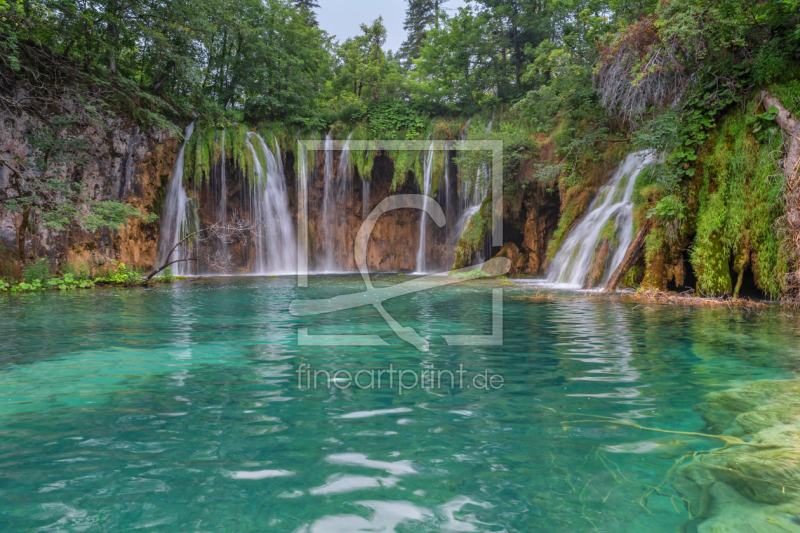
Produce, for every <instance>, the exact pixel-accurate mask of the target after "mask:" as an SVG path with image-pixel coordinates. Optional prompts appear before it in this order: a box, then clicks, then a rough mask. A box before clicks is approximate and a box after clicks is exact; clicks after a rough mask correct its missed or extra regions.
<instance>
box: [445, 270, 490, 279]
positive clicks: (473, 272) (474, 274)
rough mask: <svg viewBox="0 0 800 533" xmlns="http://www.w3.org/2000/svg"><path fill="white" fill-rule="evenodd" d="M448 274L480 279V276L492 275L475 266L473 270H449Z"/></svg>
mask: <svg viewBox="0 0 800 533" xmlns="http://www.w3.org/2000/svg"><path fill="white" fill-rule="evenodd" d="M449 276H450V277H451V278H455V279H467V280H469V279H481V278H491V277H492V275H491V274H489V273H488V272H486V271H485V270H481V269H480V268H476V269H475V270H468V271H466V272H454V271H451V272H450V274H449Z"/></svg>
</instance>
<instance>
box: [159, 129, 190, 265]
mask: <svg viewBox="0 0 800 533" xmlns="http://www.w3.org/2000/svg"><path fill="white" fill-rule="evenodd" d="M193 131H194V122H192V123H191V124H189V126H187V127H186V131H185V132H184V141H183V146H181V149H180V151H179V152H178V157H177V159H176V160H175V169H174V170H173V171H172V177H171V178H170V180H169V185H168V186H167V197H166V198H165V200H164V210H163V213H162V215H161V231H160V236H161V238H160V241H159V245H158V264H159V265H164V264H167V263H172V262H173V261H177V262H175V263H174V266H173V267H172V268H173V271H174V272H175V274H177V275H179V276H188V275H191V274H193V273H195V272H196V270H197V263H196V262H195V261H190V260H189V259H191V252H192V251H194V252H195V253H196V251H197V236H195V237H193V238H190V239H188V240H187V242H185V243H183V244H181V245H180V246H178V248H176V250H175V251H174V252H172V254H170V250H172V248H173V247H174V246H175V244H176V243H178V242H180V241H181V240H182V239H184V238H186V236H187V235H190V234H191V233H193V232H195V231H197V230H198V229H199V228H200V222H199V219H198V216H197V204H196V203H195V201H194V199H192V198H189V196H188V195H187V194H186V189H185V188H184V186H183V158H184V153H185V151H186V145H187V143H188V142H189V138H190V137H191V136H192V132H193Z"/></svg>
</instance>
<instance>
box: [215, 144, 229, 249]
mask: <svg viewBox="0 0 800 533" xmlns="http://www.w3.org/2000/svg"><path fill="white" fill-rule="evenodd" d="M219 166H220V172H219V203H218V204H217V205H218V214H217V220H218V222H219V223H220V224H223V225H224V224H225V222H226V221H227V218H228V217H227V210H228V181H227V178H226V177H225V130H224V129H223V130H222V157H221V158H220V162H219ZM220 251H221V252H222V257H224V258H227V257H228V243H227V242H226V241H225V240H222V242H221V243H220Z"/></svg>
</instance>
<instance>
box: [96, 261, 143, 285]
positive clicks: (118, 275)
mask: <svg viewBox="0 0 800 533" xmlns="http://www.w3.org/2000/svg"><path fill="white" fill-rule="evenodd" d="M139 276H140V273H139V272H137V271H135V270H132V269H129V268H128V267H127V266H125V263H118V262H117V261H114V262H113V266H112V268H111V270H109V272H108V274H107V275H106V277H105V279H100V280H95V281H110V282H112V283H116V284H117V285H128V284H131V283H137V282H138V281H139Z"/></svg>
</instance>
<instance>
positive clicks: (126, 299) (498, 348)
mask: <svg viewBox="0 0 800 533" xmlns="http://www.w3.org/2000/svg"><path fill="white" fill-rule="evenodd" d="M374 279H375V280H376V281H375V283H376V286H386V285H388V284H392V283H398V282H404V281H407V280H409V279H410V277H408V276H405V277H398V276H391V275H383V276H376V277H375V278H374ZM499 287H502V288H503V290H504V295H503V316H504V338H503V344H502V345H494V346H492V345H489V346H448V345H447V344H446V343H445V341H444V340H443V338H442V337H441V335H442V334H445V335H453V334H457V335H458V334H480V335H486V334H489V333H491V332H492V323H491V317H492V314H491V309H492V293H491V290H492V289H496V288H499ZM362 290H364V285H363V282H362V281H361V280H360V278H358V277H356V276H320V277H311V278H309V287H308V288H298V287H297V284H296V280H295V279H294V278H274V279H271V278H217V279H203V280H200V281H194V282H176V283H175V284H173V285H163V286H158V287H155V288H152V289H148V290H140V289H133V290H118V289H117V290H113V289H111V290H92V291H76V292H69V293H59V292H46V293H38V294H24V295H18V296H14V295H10V296H0V317H2V318H0V348H2V352H0V388H1V389H2V395H1V396H0V530H2V531H37V530H38V531H132V530H141V531H170V532H182V531H186V532H196V531H214V532H217V531H242V532H246V531H247V532H249V531H287V532H338V531H341V532H352V531H385V532H391V531H397V532H405V531H487V532H495V531H507V532H511V531H518V532H530V531H543V532H545V531H546V532H576V531H608V532H639V531H645V532H648V533H657V532H673V531H675V530H676V528H678V527H679V526H680V525H681V524H683V523H684V522H685V521H686V520H687V519H688V518H689V517H688V514H687V512H686V510H685V508H684V506H683V502H681V501H680V500H678V501H677V503H676V501H675V499H674V498H672V499H671V498H670V497H669V496H668V495H657V494H656V495H651V496H650V497H649V498H647V500H646V502H645V501H643V496H644V495H645V493H646V492H647V491H648V487H652V486H658V485H659V484H661V483H662V482H663V481H664V480H665V478H666V477H667V474H668V472H669V470H670V468H671V467H672V466H673V465H674V463H675V458H676V457H677V456H680V455H682V454H685V453H687V452H688V451H690V450H695V451H697V450H707V449H711V448H716V447H719V446H720V443H719V442H718V441H715V440H713V439H707V438H702V437H690V436H682V435H670V434H664V433H656V432H651V431H646V430H643V429H638V428H635V427H632V426H630V425H627V424H626V423H625V422H626V421H632V422H634V423H636V424H638V425H641V426H645V427H650V428H659V429H667V430H673V431H682V432H705V433H709V432H712V430H711V429H709V428H707V427H706V425H705V423H704V422H703V420H702V419H701V417H700V415H699V414H698V412H697V411H696V407H697V406H698V404H700V403H701V402H702V401H703V396H704V395H705V394H707V393H709V392H713V391H719V390H723V389H727V388H730V387H731V386H733V385H735V384H737V383H740V382H742V381H747V380H757V379H789V378H794V377H795V376H794V373H793V371H794V370H795V369H796V368H797V361H798V348H797V346H798V320H797V319H795V318H793V317H790V316H789V314H790V313H787V312H786V311H784V310H781V309H779V308H777V307H771V308H769V309H767V310H766V311H763V312H760V314H757V313H749V314H748V313H744V312H741V311H734V312H730V311H728V310H718V309H706V308H674V307H666V306H656V305H650V306H648V305H641V304H640V303H639V304H637V303H627V302H625V301H622V300H619V299H610V298H598V297H593V296H589V295H585V294H577V293H556V294H555V295H554V298H553V299H552V300H548V299H544V298H538V299H524V298H523V296H526V295H532V294H535V293H537V292H538V291H539V289H535V288H532V287H531V286H529V285H525V284H523V283H517V284H515V285H513V286H509V285H502V286H501V285H500V284H499V283H498V282H496V281H491V280H489V281H487V280H480V281H473V282H465V283H460V284H456V285H452V286H449V287H441V288H436V289H432V290H429V291H425V292H419V293H416V294H410V295H407V296H402V297H399V298H396V299H393V300H389V301H387V302H386V304H385V308H386V311H387V312H388V313H390V314H391V316H393V317H394V318H395V319H396V320H397V321H398V322H399V323H400V324H402V325H403V326H410V327H413V328H415V329H416V330H417V331H418V332H419V333H420V334H421V335H422V336H424V337H426V338H428V339H429V341H430V349H429V350H428V351H419V350H417V349H416V348H415V347H414V346H412V345H411V344H408V343H406V342H404V341H403V340H401V339H399V338H398V337H397V336H396V335H394V334H393V332H392V330H391V329H390V327H389V326H388V325H387V323H386V322H385V321H384V320H383V319H382V318H381V316H380V315H379V314H378V312H377V311H376V310H375V309H374V308H372V307H361V308H357V309H352V310H347V311H340V312H337V313H333V314H330V315H321V316H314V317H293V316H292V315H291V314H290V313H289V311H288V309H289V304H290V303H291V302H292V301H293V300H295V299H312V298H313V299H316V298H327V297H330V296H335V295H339V294H346V293H350V292H357V291H362ZM298 327H302V328H308V333H309V334H310V335H319V334H325V333H328V334H330V333H336V334H372V335H380V336H381V337H382V338H383V339H384V340H385V341H386V342H387V343H388V345H387V346H299V345H298ZM301 365H305V366H301ZM390 365H392V368H393V369H397V370H404V371H407V374H406V375H405V377H406V378H408V379H407V380H406V382H405V385H406V386H408V387H410V388H407V389H405V388H404V389H403V390H400V388H399V387H398V385H397V383H396V382H395V383H394V384H393V386H392V387H390V386H389V385H390V383H389V377H387V376H388V374H383V375H382V378H381V381H380V383H381V385H382V386H381V388H377V384H375V387H372V388H368V387H367V386H363V385H365V384H366V383H367V382H368V377H369V374H368V373H367V372H365V373H362V374H361V380H360V382H359V383H360V384H361V385H362V386H359V387H356V386H351V387H345V384H346V383H345V382H346V376H347V375H351V376H352V375H354V374H355V373H357V372H358V371H360V370H364V371H370V370H371V371H373V374H372V375H373V376H374V375H375V372H377V371H378V370H387V369H389V368H390ZM460 365H463V366H460ZM460 368H463V371H464V373H463V374H462V376H463V380H462V382H461V383H459V382H458V379H457V378H456V380H455V381H453V380H452V379H450V378H449V377H448V375H447V374H440V375H441V376H444V378H443V379H442V380H441V382H440V383H438V384H437V383H433V385H434V386H430V385H431V383H430V382H428V384H427V385H428V386H426V387H421V386H417V387H413V388H411V385H413V383H410V381H408V380H410V379H411V377H412V374H411V371H414V372H422V371H423V370H428V371H438V370H448V371H450V372H453V373H454V375H456V376H457V375H458V374H455V373H456V372H457V371H458V370H459V369H460ZM298 369H311V370H312V372H314V371H327V372H328V373H330V374H331V375H335V372H336V371H341V372H340V373H339V374H338V375H336V378H335V380H336V381H334V383H335V385H336V386H331V387H329V386H328V383H327V382H326V380H325V379H324V377H321V376H324V374H323V373H319V372H317V376H318V377H319V378H320V379H319V381H318V386H317V387H316V388H314V387H313V379H312V382H311V383H310V384H311V385H312V387H309V386H308V385H309V381H308V379H306V380H305V381H304V380H303V378H304V376H305V377H308V375H309V374H307V373H306V374H303V373H301V374H300V378H301V379H298ZM484 372H485V373H484ZM348 373H349V374H348ZM478 374H483V375H484V376H489V377H491V376H500V377H502V386H498V387H491V386H484V387H481V386H480V385H483V382H482V380H480V379H479V380H478V381H475V377H476V376H477V375H478ZM476 384H477V385H476ZM493 384H494V385H499V384H500V378H496V380H495V381H494V382H493ZM436 385H439V386H436ZM599 417H607V418H599ZM615 419H616V420H617V421H621V423H617V422H615ZM663 490H664V492H666V493H671V494H674V490H672V489H671V488H670V485H669V483H667V484H666V485H664V487H663Z"/></svg>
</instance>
